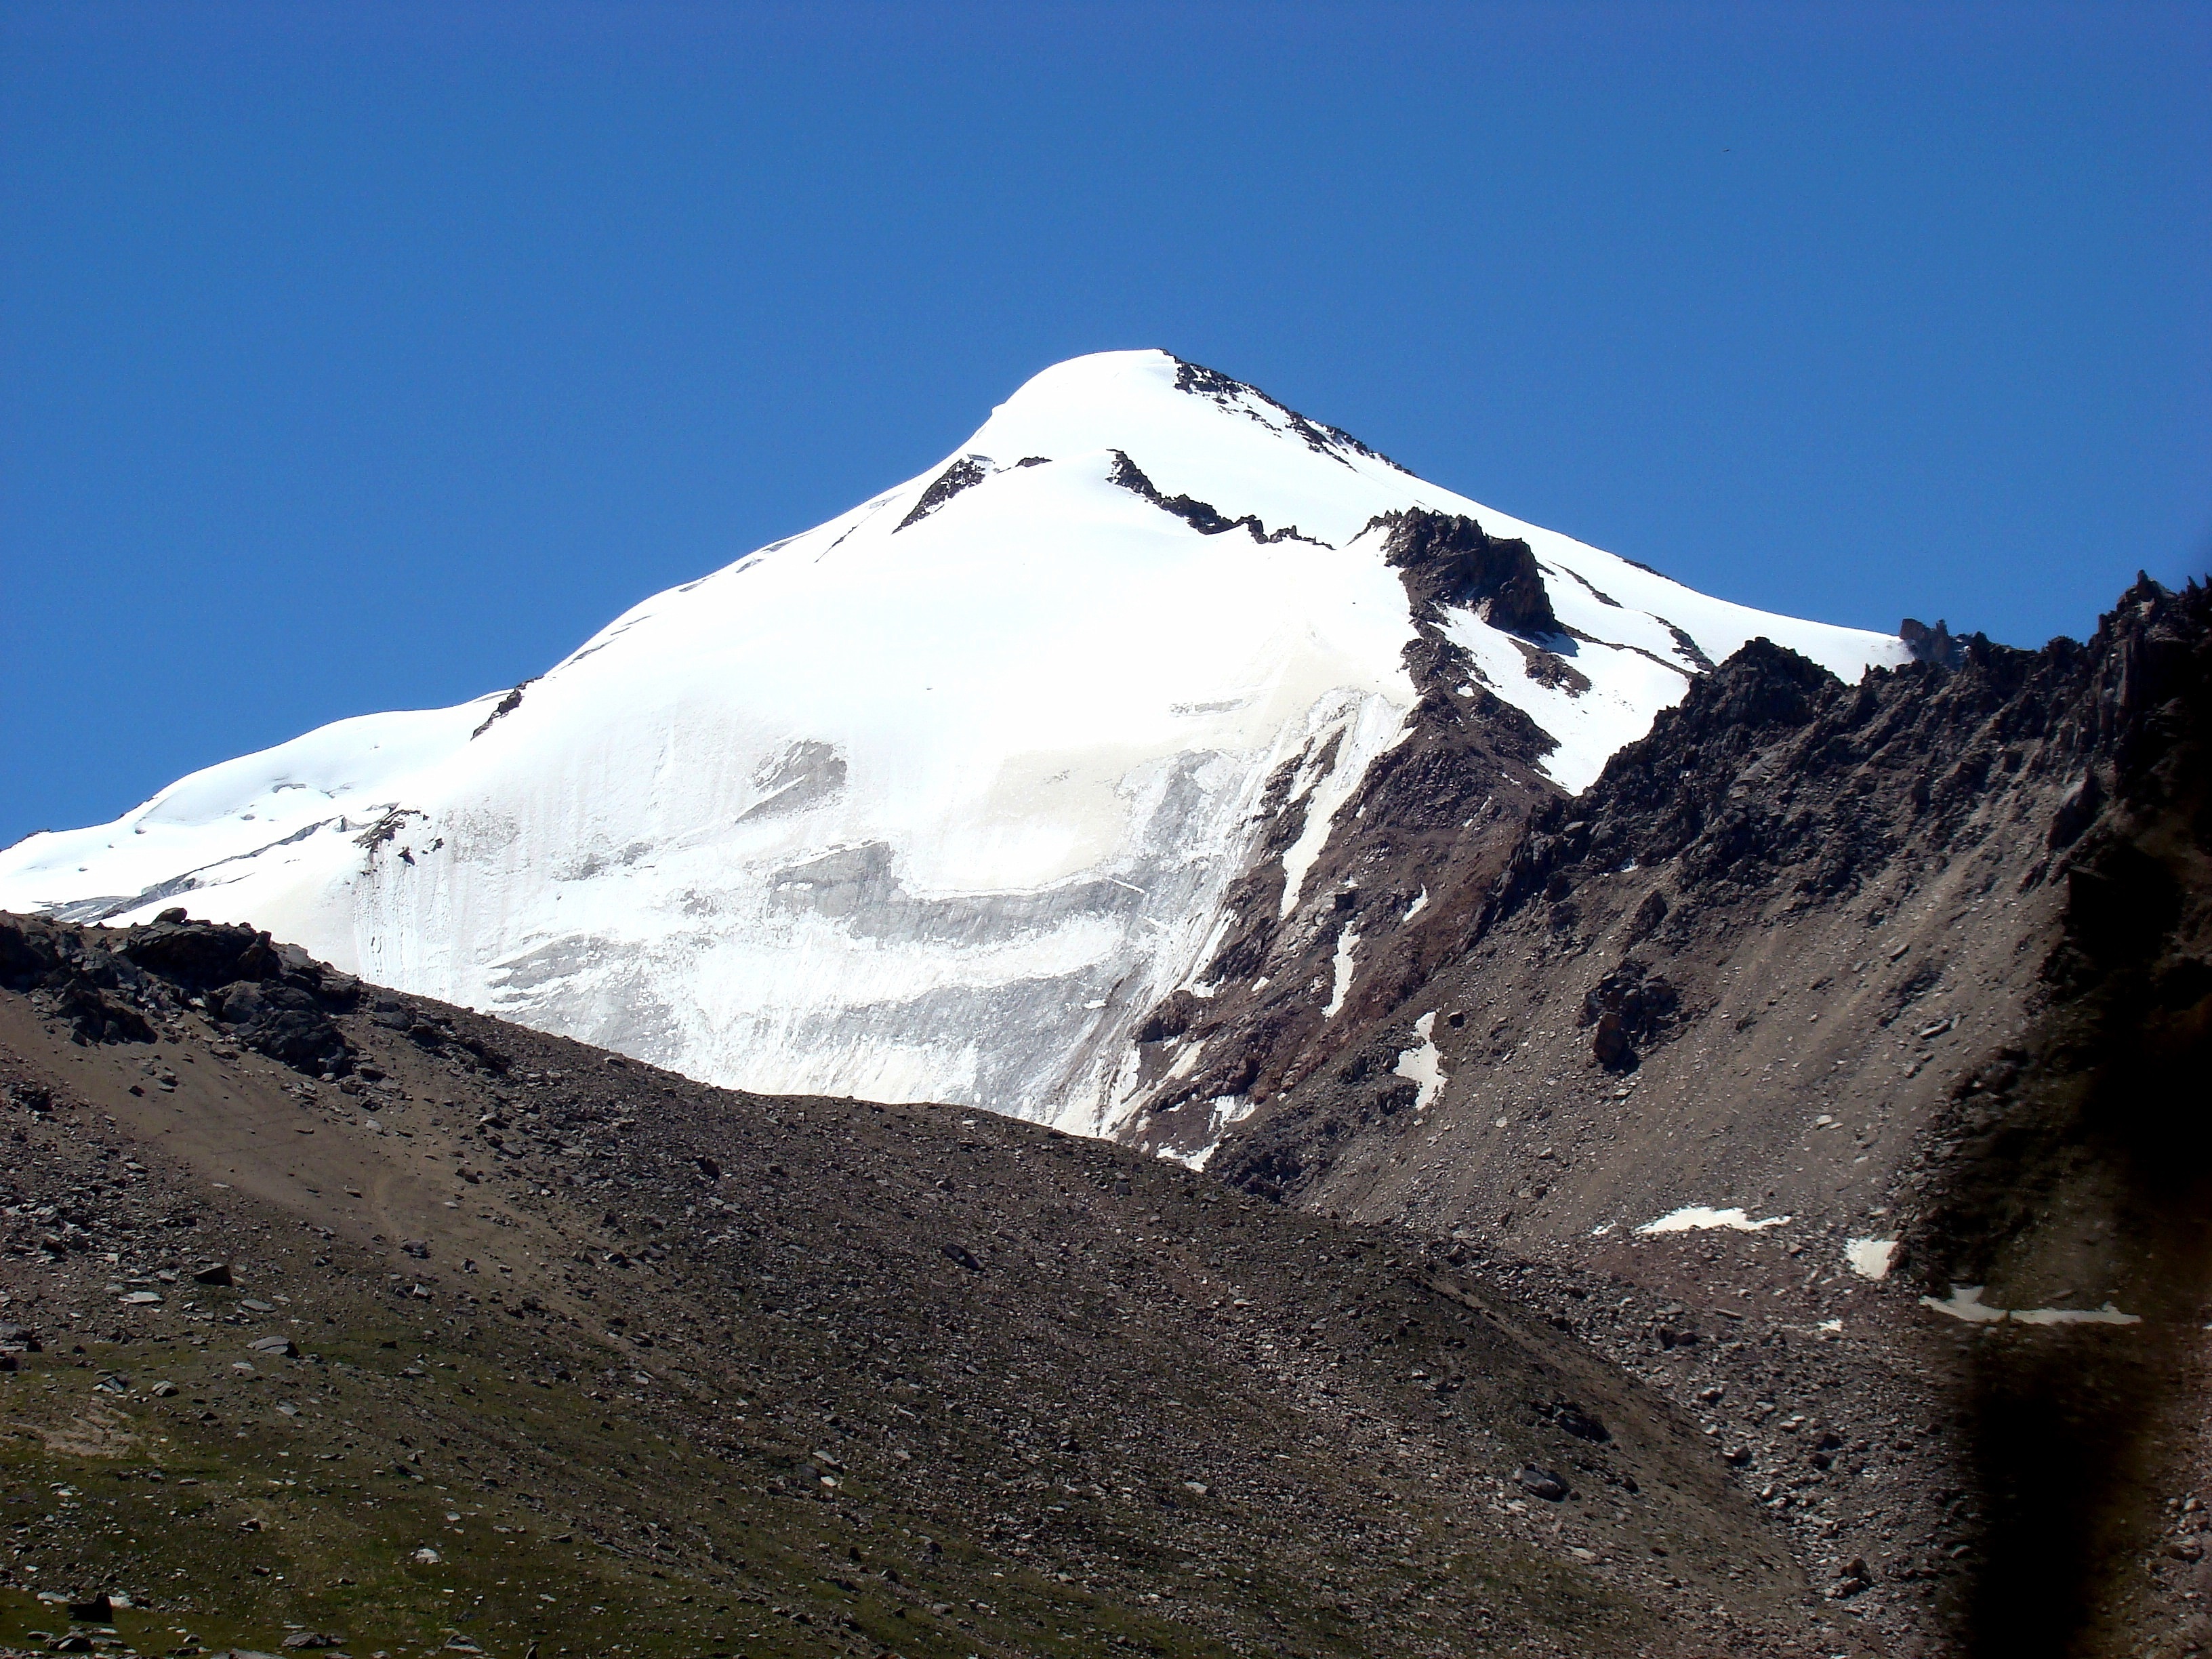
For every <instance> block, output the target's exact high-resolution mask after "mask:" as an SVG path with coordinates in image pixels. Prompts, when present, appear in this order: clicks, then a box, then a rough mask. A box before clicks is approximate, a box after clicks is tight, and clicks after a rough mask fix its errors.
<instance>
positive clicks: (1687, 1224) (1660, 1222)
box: [1636, 1204, 1790, 1233]
mask: <svg viewBox="0 0 2212 1659" xmlns="http://www.w3.org/2000/svg"><path fill="white" fill-rule="evenodd" d="M1789 1219H1790V1218H1789V1217H1788V1216H1786V1215H1774V1216H1769V1217H1767V1218H1766V1219H1765V1220H1764V1221H1753V1219H1752V1218H1750V1217H1749V1216H1748V1215H1746V1214H1745V1213H1744V1212H1742V1211H1741V1210H1740V1209H1731V1210H1715V1209H1711V1208H1709V1207H1708V1206H1705V1205H1703V1204H1692V1205H1688V1206H1685V1207H1683V1208H1681V1209H1679V1210H1676V1211H1675V1212H1674V1213H1673V1214H1671V1215H1662V1216H1661V1217H1660V1218H1658V1219H1657V1220H1656V1221H1647V1222H1645V1223H1644V1225H1642V1226H1641V1227H1638V1229H1637V1230H1636V1231H1638V1232H1639V1233H1687V1232H1695V1231H1698V1230H1699V1228H1703V1227H1726V1228H1728V1229H1729V1231H1732V1232H1739V1233H1755V1232H1760V1231H1765V1229H1766V1228H1769V1227H1779V1226H1782V1225H1784V1224H1785V1223H1787V1222H1788V1221H1789Z"/></svg>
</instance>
